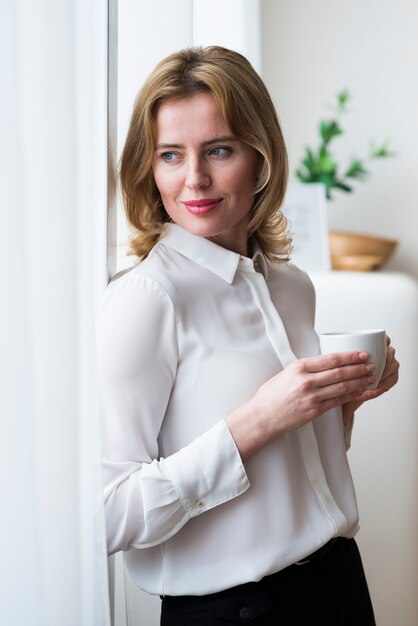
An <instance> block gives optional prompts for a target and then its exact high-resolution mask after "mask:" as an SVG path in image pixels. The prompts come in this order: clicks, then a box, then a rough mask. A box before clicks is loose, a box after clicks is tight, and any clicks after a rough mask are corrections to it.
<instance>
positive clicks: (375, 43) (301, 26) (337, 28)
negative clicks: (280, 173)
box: [261, 0, 418, 276]
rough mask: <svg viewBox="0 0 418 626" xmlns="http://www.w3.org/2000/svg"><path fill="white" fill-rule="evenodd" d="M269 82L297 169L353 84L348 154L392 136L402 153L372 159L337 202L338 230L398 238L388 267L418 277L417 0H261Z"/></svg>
mask: <svg viewBox="0 0 418 626" xmlns="http://www.w3.org/2000/svg"><path fill="white" fill-rule="evenodd" d="M261 6H262V33H263V36H262V42H263V56H262V65H263V78H264V80H265V82H266V83H267V86H268V88H269V89H270V91H271V93H272V96H273V98H274V100H275V103H276V105H277V108H278V110H279V114H280V118H281V122H282V125H283V130H284V133H285V138H286V141H287V145H288V149H289V156H290V165H291V171H292V172H294V170H295V168H296V166H297V165H298V163H299V160H300V158H301V156H302V152H303V147H304V145H305V143H308V144H312V143H313V142H315V143H316V142H317V125H318V121H319V119H320V118H321V117H322V116H323V115H324V114H326V113H327V112H328V111H329V109H327V108H326V107H327V105H329V104H330V103H332V102H333V100H334V96H335V94H336V93H337V92H338V91H339V90H340V89H341V88H344V87H347V88H348V89H349V90H350V92H351V94H352V96H353V102H352V106H351V107H350V109H351V111H350V113H349V114H348V115H347V116H346V117H345V118H343V121H344V127H345V128H346V130H347V135H346V136H343V137H342V138H339V139H337V140H336V142H338V145H339V151H338V152H339V154H341V156H342V157H344V159H345V158H347V159H349V158H350V157H351V155H352V154H353V153H357V154H358V155H362V154H364V153H367V152H368V149H369V145H370V141H372V140H377V141H379V140H385V139H390V140H391V145H392V146H393V148H394V149H395V150H396V152H397V153H398V157H397V158H396V159H391V160H388V161H381V162H375V163H372V164H371V168H370V169H371V172H372V174H371V176H370V178H369V179H368V180H367V181H366V183H358V184H356V191H355V192H354V193H353V194H340V195H339V196H338V199H336V200H333V201H332V203H331V204H330V206H329V223H330V226H331V227H332V228H342V229H346V230H354V231H359V232H367V233H375V234H377V235H383V236H394V237H395V238H397V239H399V241H400V245H399V248H398V250H397V252H396V254H395V256H394V257H393V260H392V261H391V262H390V264H389V266H388V269H398V270H402V271H406V272H409V273H411V274H414V275H415V276H418V246H417V245H416V239H417V233H418V182H417V181H418V177H417V174H416V167H417V161H418V159H417V157H418V150H417V145H418V119H417V111H418V80H417V59H418V36H417V34H418V4H417V3H416V2H415V0H351V2H344V3H343V2H335V0H316V1H315V2H311V1H306V0H262V2H261Z"/></svg>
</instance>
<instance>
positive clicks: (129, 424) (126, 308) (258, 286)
mask: <svg viewBox="0 0 418 626" xmlns="http://www.w3.org/2000/svg"><path fill="white" fill-rule="evenodd" d="M120 178H121V186H122V192H123V198H124V204H125V209H126V214H127V217H128V220H129V222H130V224H131V226H132V227H133V238H132V249H133V252H134V253H135V254H136V255H137V256H138V257H139V259H140V262H139V263H138V264H137V265H136V266H135V267H134V268H133V269H131V270H129V271H128V272H124V273H123V274H122V275H121V276H118V277H116V278H115V279H114V280H113V281H112V282H111V284H110V285H109V287H108V289H107V291H106V294H105V297H104V303H103V310H102V314H101V316H100V320H99V324H98V347H99V367H100V377H101V388H102V413H103V447H104V457H105V458H104V481H105V499H106V505H105V507H106V519H107V534H108V547H109V553H114V552H116V551H118V550H124V551H125V561H126V564H127V567H128V569H129V571H130V574H131V576H132V578H133V580H134V581H135V583H136V584H137V585H138V586H139V587H141V588H143V589H145V590H146V591H148V592H150V593H152V594H159V595H161V596H162V597H163V603H162V622H161V623H162V624H217V623H222V624H224V623H228V621H231V622H246V621H249V622H250V621H251V622H252V623H254V624H281V623H286V624H288V625H289V624H291V625H294V624H302V623H303V624H305V623H306V621H307V620H308V619H309V620H310V621H314V620H315V618H316V619H317V620H319V623H321V624H322V625H328V624H329V625H331V624H332V625H334V624H335V625H336V624H347V625H348V624H350V625H354V624H356V625H357V624H362V625H363V626H367V625H369V624H374V618H373V610H372V607H371V603H370V598H369V594H368V590H367V585H366V582H365V579H364V574H363V569H362V565H361V560H360V557H359V555H358V551H357V548H356V545H355V542H354V539H353V536H354V534H355V532H356V529H357V522H358V513H357V507H356V500H355V494H354V489H353V485H352V480H351V475H350V471H349V467H348V463H347V457H346V447H347V446H348V443H349V438H350V430H351V425H352V416H353V413H354V411H355V410H356V409H357V408H358V407H359V406H360V405H361V404H362V402H364V401H366V400H370V399H372V398H375V397H377V396H379V395H380V394H382V393H383V392H384V391H387V390H388V389H389V388H390V387H392V386H393V385H394V384H395V382H396V380H397V371H398V363H397V361H396V359H395V357H394V350H393V349H392V348H391V347H389V348H388V353H387V354H388V356H387V363H386V367H385V371H384V374H383V377H382V379H381V381H380V383H379V386H378V387H377V389H376V390H375V391H369V390H367V387H368V386H369V385H370V383H371V382H372V381H373V380H374V377H373V372H374V369H375V368H374V366H373V365H371V364H368V363H367V362H366V361H367V356H368V355H367V354H364V353H358V352H348V353H341V354H334V355H326V356H318V352H319V350H318V338H317V336H316V334H315V331H314V328H313V324H314V292H313V288H312V285H311V283H310V280H309V278H308V277H307V275H306V274H305V273H303V272H301V271H300V270H299V269H297V268H296V267H295V266H293V265H292V264H291V263H289V262H288V257H289V250H290V239H289V237H288V234H287V232H286V223H285V220H284V217H283V215H282V214H281V213H280V211H279V207H280V205H281V203H282V200H283V197H284V193H285V188H286V180H287V158H286V149H285V145H284V142H283V137H282V134H281V131H280V127H279V123H278V120H277V116H276V113H275V110H274V106H273V104H272V102H271V99H270V97H269V95H268V92H267V90H266V88H265V86H264V84H263V83H262V81H261V79H260V78H259V77H258V75H257V74H256V73H255V71H254V70H253V68H252V67H251V65H250V64H249V63H248V61H247V60H246V59H244V57H242V56H241V55H239V54H238V53H236V52H232V51H229V50H226V49H224V48H220V47H210V48H206V49H187V50H183V51H181V52H179V53H176V54H173V55H171V56H170V57H168V58H167V59H165V60H163V61H162V62H161V63H160V64H159V65H158V66H157V67H156V69H155V70H154V72H153V73H152V74H151V76H150V77H149V79H148V80H147V82H146V83H145V85H144V87H143V88H142V90H141V91H140V93H139V95H138V98H137V100H136V103H135V107H134V111H133V115H132V120H131V124H130V128H129V132H128V137H127V140H126V144H125V148H124V150H123V154H122V158H121V168H120ZM281 620H283V621H281Z"/></svg>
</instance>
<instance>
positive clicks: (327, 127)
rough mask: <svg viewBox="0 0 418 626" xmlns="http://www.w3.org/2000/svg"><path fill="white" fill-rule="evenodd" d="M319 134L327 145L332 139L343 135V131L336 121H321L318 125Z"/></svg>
mask: <svg viewBox="0 0 418 626" xmlns="http://www.w3.org/2000/svg"><path fill="white" fill-rule="evenodd" d="M319 134H320V135H321V138H322V141H323V143H324V144H325V145H327V144H328V143H329V142H330V141H331V140H332V139H335V137H338V135H342V134H343V130H342V128H341V127H340V125H339V124H338V122H337V121H336V120H330V121H323V122H320V125H319Z"/></svg>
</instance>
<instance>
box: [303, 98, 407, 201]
mask: <svg viewBox="0 0 418 626" xmlns="http://www.w3.org/2000/svg"><path fill="white" fill-rule="evenodd" d="M350 99H351V97H350V94H349V91H348V90H347V89H343V90H341V91H340V92H339V93H338V94H337V102H336V113H337V115H338V114H342V113H345V112H346V111H347V103H348V102H349V101H350ZM343 134H344V131H343V129H342V127H341V125H340V122H339V120H338V119H331V120H322V121H321V122H320V123H319V137H320V144H319V147H318V148H317V149H316V150H315V149H313V148H311V147H310V146H305V152H304V156H303V158H302V161H301V164H300V166H299V168H298V169H297V170H296V177H297V178H298V180H300V181H301V182H302V183H322V184H323V185H324V186H325V188H326V195H327V198H329V199H330V198H332V191H333V190H334V189H339V190H340V191H344V192H345V193H351V192H352V191H353V187H352V186H351V185H350V184H348V183H349V181H350V180H364V179H365V178H366V177H367V175H368V174H369V172H368V170H367V169H366V166H365V162H366V160H367V159H359V158H352V159H351V161H350V163H349V165H348V167H347V168H346V169H345V172H344V174H343V175H341V174H339V170H340V169H341V168H340V166H339V164H338V162H337V160H336V158H335V156H334V155H333V154H332V152H331V151H330V144H331V142H332V141H333V140H334V139H336V137H339V136H341V135H343ZM393 156H395V153H394V152H392V151H390V150H389V148H388V142H386V143H383V144H381V145H379V146H377V147H376V146H374V147H372V148H371V150H370V154H369V157H368V158H369V160H372V159H381V158H387V157H393Z"/></svg>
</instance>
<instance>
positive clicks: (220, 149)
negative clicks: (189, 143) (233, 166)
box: [210, 146, 232, 156]
mask: <svg viewBox="0 0 418 626" xmlns="http://www.w3.org/2000/svg"><path fill="white" fill-rule="evenodd" d="M231 152H232V148H229V147H228V146H216V148H212V150H211V151H210V154H211V155H213V156H226V155H227V154H230V153H231Z"/></svg>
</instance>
